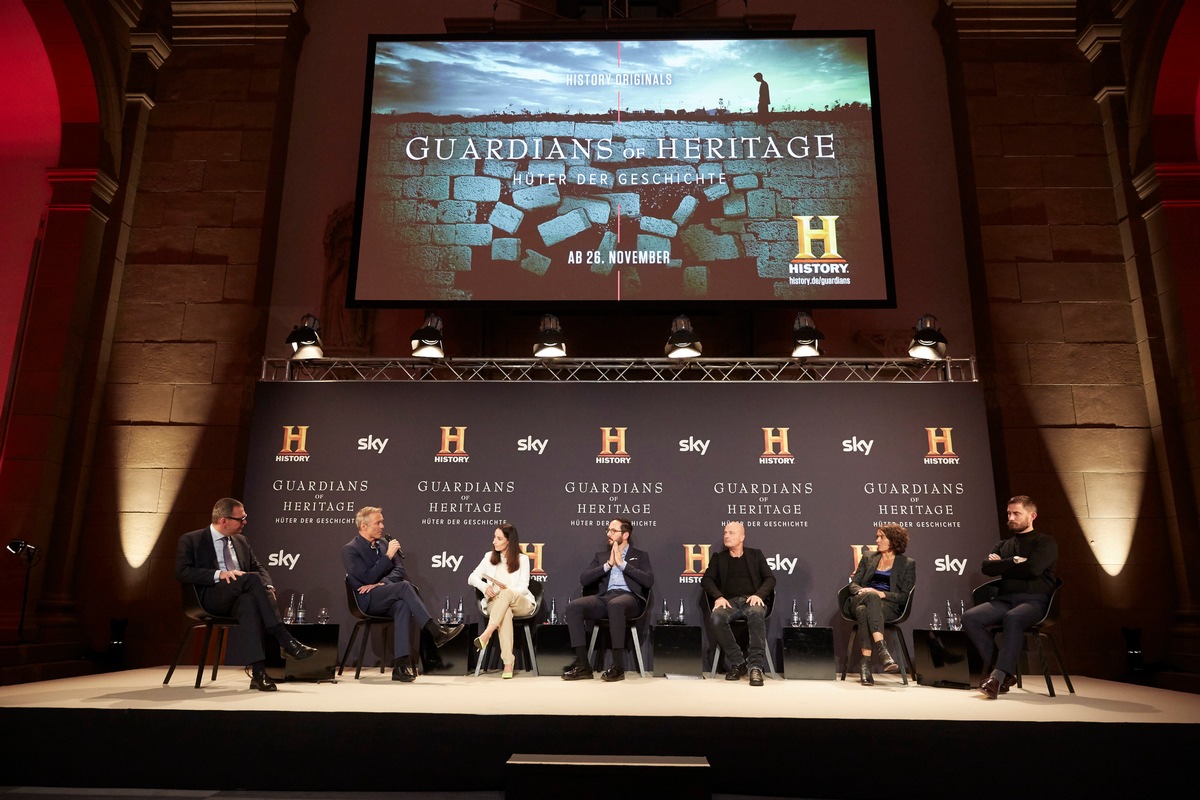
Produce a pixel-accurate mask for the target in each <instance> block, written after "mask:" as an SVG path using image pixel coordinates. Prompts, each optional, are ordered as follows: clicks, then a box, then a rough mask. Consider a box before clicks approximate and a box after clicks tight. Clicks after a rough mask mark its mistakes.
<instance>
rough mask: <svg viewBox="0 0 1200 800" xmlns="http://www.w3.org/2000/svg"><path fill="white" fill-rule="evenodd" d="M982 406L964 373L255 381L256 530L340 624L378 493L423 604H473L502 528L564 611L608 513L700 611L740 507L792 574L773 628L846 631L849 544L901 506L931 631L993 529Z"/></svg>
mask: <svg viewBox="0 0 1200 800" xmlns="http://www.w3.org/2000/svg"><path fill="white" fill-rule="evenodd" d="M983 408H984V406H983V398H982V392H981V389H980V387H979V385H978V384H973V383H953V384H948V383H938V384H873V383H871V384H795V383H787V384H785V383H760V384H748V383H742V384H733V383H714V384H667V383H610V384H586V383H571V384H565V383H564V384H544V383H408V382H405V383H346V382H330V383H315V382H314V383H262V384H260V385H259V386H258V388H257V391H256V398H255V410H254V421H253V428H252V431H251V443H250V460H249V464H248V468H247V486H246V496H245V498H244V499H245V502H246V509H247V512H248V513H249V515H250V518H251V521H250V523H249V525H248V527H247V535H248V536H249V537H250V539H251V541H252V543H253V546H254V548H255V551H256V552H257V554H258V556H259V558H260V559H261V560H262V561H263V562H264V563H268V564H269V569H270V570H271V576H272V578H273V579H274V582H275V585H276V586H278V587H279V588H280V591H281V592H282V598H283V600H284V601H285V602H286V600H287V598H288V597H289V595H290V593H292V592H297V593H298V592H304V593H305V594H306V604H307V609H308V611H309V614H310V615H311V614H314V613H315V612H316V610H317V609H318V608H319V607H321V606H325V607H327V608H329V609H330V611H331V612H332V613H333V621H335V622H339V621H340V622H342V623H343V632H344V633H345V634H347V635H348V630H349V624H348V623H350V622H351V621H352V620H351V619H350V617H349V614H348V613H347V610H346V602H345V598H344V595H343V588H342V581H343V575H344V570H343V568H342V563H341V559H340V552H341V548H342V545H344V544H345V543H346V542H348V541H350V540H351V538H352V537H354V536H355V535H357V531H356V528H355V526H354V523H353V519H354V514H355V511H356V510H357V509H358V508H361V507H363V506H367V505H372V506H382V507H383V509H384V516H385V519H386V530H387V532H388V533H389V534H391V535H392V536H394V537H396V538H398V539H399V540H400V541H401V543H402V544H403V547H404V550H405V553H406V554H407V559H406V562H405V563H406V566H407V569H408V571H409V574H410V578H411V579H412V580H413V581H414V582H415V583H416V584H417V585H418V586H419V587H420V588H421V591H422V595H423V596H424V597H425V598H428V601H429V604H430V605H431V606H434V607H440V606H441V605H442V603H443V602H444V599H445V598H446V597H450V598H451V599H452V603H453V605H455V606H457V603H458V598H459V597H460V596H461V597H465V598H467V601H466V602H467V611H468V617H469V619H478V617H477V616H472V607H471V604H470V598H471V596H472V590H471V589H470V587H468V586H467V583H466V579H467V575H468V573H469V572H470V571H471V570H472V569H473V568H474V567H475V565H476V564H478V563H479V560H480V559H481V558H482V557H483V555H484V553H485V552H486V551H487V550H488V548H489V546H490V542H491V538H492V534H493V531H494V529H495V527H496V525H498V524H499V523H500V522H502V521H509V522H512V523H513V524H515V525H516V526H517V528H518V530H519V531H520V534H521V539H522V542H523V543H524V544H525V546H526V547H527V548H528V552H529V553H530V555H531V556H532V557H533V561H534V578H535V579H536V580H541V581H544V582H545V583H544V587H545V593H546V597H547V598H548V599H549V598H556V601H557V605H558V609H559V611H560V612H561V611H562V609H563V606H564V605H565V603H566V601H567V598H569V597H571V596H578V594H579V588H580V587H579V574H580V573H581V572H582V571H583V568H584V567H585V566H586V565H587V563H588V561H589V560H590V559H591V557H592V555H593V554H594V553H595V552H596V551H597V550H599V549H600V548H601V546H602V545H603V541H604V528H605V526H606V524H607V523H608V521H609V519H610V518H612V517H614V516H624V517H628V518H630V519H632V520H633V523H634V534H633V538H634V541H635V543H636V544H637V546H638V547H640V548H643V549H645V550H646V551H647V552H648V553H649V554H650V558H651V563H652V565H653V569H654V574H655V578H656V579H655V583H654V593H655V595H656V597H657V605H658V606H659V608H658V609H656V613H658V612H660V610H661V604H662V601H663V600H666V601H667V602H668V604H669V605H670V606H671V611H672V613H673V614H674V613H675V612H676V611H677V610H678V607H679V604H680V602H681V601H682V602H683V603H684V605H685V607H686V610H687V613H688V615H689V617H690V618H691V619H692V620H693V621H695V620H697V619H698V613H699V605H698V602H699V597H700V595H699V592H700V586H699V580H700V575H701V574H702V573H703V571H704V567H705V566H706V564H707V560H708V557H709V555H710V554H711V553H713V552H715V551H716V550H717V549H719V548H720V547H721V531H722V528H723V526H724V524H725V522H726V521H727V520H741V521H743V522H744V523H745V524H746V530H747V533H746V544H747V546H750V547H756V548H759V549H761V550H763V551H764V553H765V554H766V556H767V557H768V559H769V561H770V563H771V565H772V567H773V569H774V571H775V575H776V576H777V578H778V581H779V587H778V595H777V597H778V601H777V602H778V605H779V607H780V609H781V611H782V612H783V613H777V614H776V615H775V616H774V618H773V620H772V636H777V635H778V631H779V626H780V625H781V624H784V623H785V622H786V620H787V617H788V616H789V612H790V608H791V603H792V601H793V600H795V601H798V603H799V606H800V608H801V609H804V608H805V607H806V605H807V601H808V600H809V599H810V598H811V599H812V602H813V609H814V612H815V614H816V617H817V622H818V624H823V625H828V624H833V622H834V621H835V620H836V619H837V618H838V614H837V609H836V605H835V596H836V594H837V591H838V589H839V587H840V586H842V585H843V584H844V583H846V581H847V579H848V577H849V575H850V574H851V572H852V571H853V569H854V566H855V563H856V559H855V553H856V552H857V549H856V548H857V547H859V546H861V545H864V544H873V543H874V539H875V528H876V526H877V525H879V524H880V523H882V522H887V521H897V522H900V523H901V524H904V525H906V526H908V527H909V531H910V533H911V537H912V541H911V544H910V546H909V550H908V554H909V555H910V556H911V557H913V558H915V559H916V560H917V589H916V595H915V600H914V603H915V605H914V613H913V617H912V619H913V620H914V624H918V625H921V624H924V623H926V622H928V620H929V619H930V618H931V616H932V614H933V612H934V611H938V612H940V613H941V614H942V615H943V616H944V613H945V608H946V602H947V601H951V602H953V603H954V606H955V608H956V609H957V608H958V603H959V601H967V602H968V603H969V601H970V591H971V587H972V586H973V585H975V584H976V583H978V582H980V581H981V580H982V579H981V577H980V574H979V564H980V560H981V558H982V557H983V556H984V555H985V554H986V553H987V552H988V550H989V549H990V547H991V546H992V544H993V543H994V542H995V541H996V540H997V539H999V538H1000V536H1001V528H1002V526H1001V518H1000V515H999V513H998V511H997V508H996V506H995V496H994V495H995V492H994V488H993V485H992V470H991V458H990V455H989V448H988V438H987V427H986V421H985V418H984V413H983ZM431 610H434V609H432V608H431ZM345 638H346V636H343V640H344V639H345ZM840 646H841V642H840V641H839V647H840Z"/></svg>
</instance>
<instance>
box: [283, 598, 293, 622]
mask: <svg viewBox="0 0 1200 800" xmlns="http://www.w3.org/2000/svg"><path fill="white" fill-rule="evenodd" d="M295 621H296V593H295V592H292V597H291V599H290V600H288V607H287V611H285V612H283V624H284V625H291V624H292V623H293V622H295Z"/></svg>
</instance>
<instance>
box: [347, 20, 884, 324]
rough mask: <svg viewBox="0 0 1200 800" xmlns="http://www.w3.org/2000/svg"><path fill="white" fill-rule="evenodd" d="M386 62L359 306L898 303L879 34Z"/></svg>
mask: <svg viewBox="0 0 1200 800" xmlns="http://www.w3.org/2000/svg"><path fill="white" fill-rule="evenodd" d="M370 48H371V57H370V59H369V75H368V86H367V102H366V104H365V113H364V121H363V143H362V152H361V157H360V173H359V183H358V198H357V209H356V220H355V230H356V236H355V242H354V251H353V255H352V265H351V276H350V290H349V302H350V303H351V304H355V305H380V306H389V305H390V306H405V305H410V306H412V305H421V304H426V303H429V302H435V301H436V302H438V303H439V304H453V303H456V302H474V301H510V302H511V301H515V302H523V303H537V302H544V301H547V300H553V301H555V302H558V303H568V304H569V303H571V302H580V303H584V302H587V303H594V302H605V301H612V302H616V301H621V302H645V301H652V302H667V301H680V300H687V301H693V302H706V301H724V300H733V301H743V302H744V301H778V302H787V303H795V302H796V301H804V302H806V303H808V304H810V305H849V304H853V305H857V306H890V305H893V304H894V293H893V289H892V271H891V251H890V245H889V241H888V234H887V226H886V209H885V203H884V182H883V167H882V148H881V143H880V132H879V121H878V120H879V114H878V100H877V97H876V95H877V91H876V88H875V75H874V42H873V39H872V37H871V35H870V34H869V33H855V34H844V35H822V36H820V37H812V36H797V37H792V38H764V39H742V40H701V39H696V40H686V41H685V40H622V41H615V40H614V41H608V40H605V41H595V40H592V41H561V40H558V41H433V40H424V39H421V40H414V39H406V40H403V41H400V40H397V39H395V38H390V39H385V38H378V37H375V38H372V40H371V42H370Z"/></svg>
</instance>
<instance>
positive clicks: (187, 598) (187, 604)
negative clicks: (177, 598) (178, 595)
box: [163, 583, 238, 689]
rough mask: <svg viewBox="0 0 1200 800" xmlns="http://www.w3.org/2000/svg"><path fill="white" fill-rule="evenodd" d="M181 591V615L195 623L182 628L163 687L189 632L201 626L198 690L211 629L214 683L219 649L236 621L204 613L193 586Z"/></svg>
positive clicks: (219, 659) (186, 585) (190, 584)
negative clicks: (214, 646)
mask: <svg viewBox="0 0 1200 800" xmlns="http://www.w3.org/2000/svg"><path fill="white" fill-rule="evenodd" d="M182 589H183V592H182V594H183V613H184V614H186V615H187V616H188V617H189V618H191V619H193V620H195V622H193V623H191V624H190V625H188V626H187V627H186V628H184V631H183V636H182V637H181V638H180V639H179V647H178V648H176V650H175V659H174V660H173V661H172V662H171V668H170V669H169V670H167V677H166V678H164V679H163V686H166V685H167V684H168V683H170V682H171V676H172V675H174V674H175V667H176V666H178V664H179V657H180V656H181V655H183V648H184V647H185V646H186V645H187V643H188V640H189V639H190V638H191V637H190V634H191V632H192V631H194V630H196V628H199V627H200V626H202V625H203V626H204V646H203V647H202V648H201V649H200V666H198V667H196V688H197V689H199V688H200V682H201V680H203V678H204V662H205V661H206V660H207V659H208V644H209V642H210V641H211V640H212V633H213V628H216V629H217V650H216V652H215V653H214V654H213V665H212V667H213V668H212V680H214V681H215V680H216V679H217V666H218V665H219V664H220V663H221V648H222V647H223V646H224V645H225V637H226V633H227V632H228V631H229V629H230V628H231V627H233V626H234V625H237V624H238V621H237V619H235V618H234V617H219V616H217V615H216V614H210V613H209V612H207V611H205V610H204V606H203V605H201V604H200V592H199V591H198V590H197V589H196V585H195V584H192V583H185V584H182Z"/></svg>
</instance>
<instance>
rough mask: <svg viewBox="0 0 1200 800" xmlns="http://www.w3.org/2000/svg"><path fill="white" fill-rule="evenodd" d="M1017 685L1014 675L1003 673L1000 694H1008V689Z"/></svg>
mask: <svg viewBox="0 0 1200 800" xmlns="http://www.w3.org/2000/svg"><path fill="white" fill-rule="evenodd" d="M1016 685H1017V676H1016V675H1005V676H1004V682H1003V683H1001V684H1000V694H1008V690H1009V689H1011V688H1012V687H1014V686H1016Z"/></svg>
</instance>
